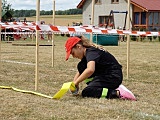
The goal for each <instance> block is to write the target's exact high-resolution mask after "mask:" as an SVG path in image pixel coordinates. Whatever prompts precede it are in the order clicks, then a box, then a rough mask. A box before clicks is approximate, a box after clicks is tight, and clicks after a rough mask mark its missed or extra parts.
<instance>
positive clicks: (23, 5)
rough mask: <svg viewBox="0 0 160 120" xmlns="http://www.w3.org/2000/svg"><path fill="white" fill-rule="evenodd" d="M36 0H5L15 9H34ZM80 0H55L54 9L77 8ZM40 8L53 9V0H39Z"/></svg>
mask: <svg viewBox="0 0 160 120" xmlns="http://www.w3.org/2000/svg"><path fill="white" fill-rule="evenodd" d="M36 1H37V0H7V3H8V4H9V3H10V4H11V5H12V6H11V8H12V9H15V10H21V9H23V10H30V9H35V10H36ZM80 1H81V0H55V9H56V10H68V9H72V8H77V5H78V4H79V3H80ZM40 10H45V11H49V10H53V0H40Z"/></svg>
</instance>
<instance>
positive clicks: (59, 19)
mask: <svg viewBox="0 0 160 120" xmlns="http://www.w3.org/2000/svg"><path fill="white" fill-rule="evenodd" d="M26 19H27V20H28V21H34V22H36V17H27V18H26ZM40 21H45V23H46V24H52V23H53V22H52V21H53V16H52V15H45V16H40ZM73 22H83V21H82V15H55V25H60V26H68V25H70V26H71V25H72V23H73Z"/></svg>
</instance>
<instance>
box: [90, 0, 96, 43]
mask: <svg viewBox="0 0 160 120" xmlns="http://www.w3.org/2000/svg"><path fill="white" fill-rule="evenodd" d="M94 4H95V0H92V14H91V26H93V25H94ZM92 38H93V33H92V32H91V34H90V41H91V42H92Z"/></svg>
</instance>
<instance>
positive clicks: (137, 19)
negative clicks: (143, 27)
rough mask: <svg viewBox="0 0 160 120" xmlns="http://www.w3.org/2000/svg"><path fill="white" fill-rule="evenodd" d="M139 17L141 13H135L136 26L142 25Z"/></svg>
mask: <svg viewBox="0 0 160 120" xmlns="http://www.w3.org/2000/svg"><path fill="white" fill-rule="evenodd" d="M139 16H140V14H139V12H135V14H134V24H140V23H139Z"/></svg>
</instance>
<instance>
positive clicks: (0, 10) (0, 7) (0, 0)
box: [0, 0, 2, 69]
mask: <svg viewBox="0 0 160 120" xmlns="http://www.w3.org/2000/svg"><path fill="white" fill-rule="evenodd" d="M1 19H2V0H0V22H1ZM1 40H2V39H1V25H0V69H1Z"/></svg>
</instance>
